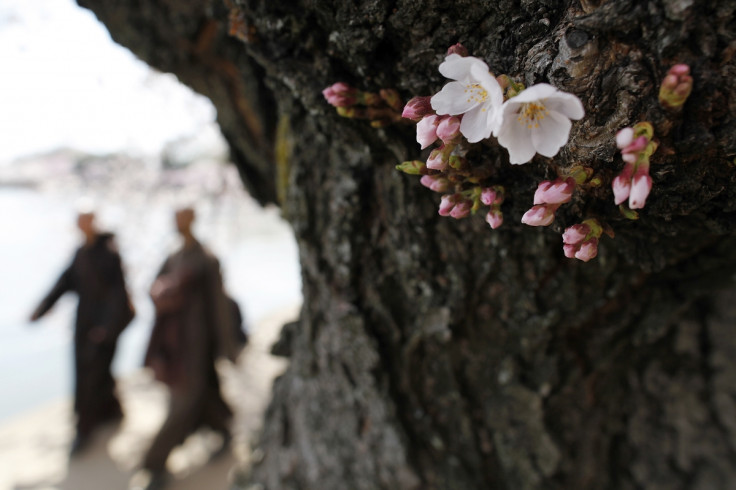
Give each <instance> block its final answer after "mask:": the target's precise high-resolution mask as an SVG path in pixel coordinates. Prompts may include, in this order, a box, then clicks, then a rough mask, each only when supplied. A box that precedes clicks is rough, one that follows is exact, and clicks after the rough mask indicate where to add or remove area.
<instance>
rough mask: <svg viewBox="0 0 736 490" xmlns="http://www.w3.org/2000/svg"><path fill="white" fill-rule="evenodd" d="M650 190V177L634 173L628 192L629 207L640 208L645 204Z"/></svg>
mask: <svg viewBox="0 0 736 490" xmlns="http://www.w3.org/2000/svg"><path fill="white" fill-rule="evenodd" d="M651 190H652V178H651V177H649V176H648V175H635V176H634V178H633V179H632V181H631V194H629V207H630V208H631V209H641V208H643V207H644V204H646V201H647V197H648V196H649V191H651Z"/></svg>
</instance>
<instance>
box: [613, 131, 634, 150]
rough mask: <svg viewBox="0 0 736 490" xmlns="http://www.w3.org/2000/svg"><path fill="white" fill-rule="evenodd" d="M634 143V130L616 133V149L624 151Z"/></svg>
mask: <svg viewBox="0 0 736 490" xmlns="http://www.w3.org/2000/svg"><path fill="white" fill-rule="evenodd" d="M633 141H634V128H624V129H622V130H620V131H619V132H618V133H616V147H617V148H618V149H619V150H623V149H624V148H626V147H627V146H629V145H630V144H631V143H632V142H633Z"/></svg>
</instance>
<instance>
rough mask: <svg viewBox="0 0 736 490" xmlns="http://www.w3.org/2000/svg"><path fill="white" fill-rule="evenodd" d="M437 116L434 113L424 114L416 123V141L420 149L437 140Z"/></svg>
mask: <svg viewBox="0 0 736 490" xmlns="http://www.w3.org/2000/svg"><path fill="white" fill-rule="evenodd" d="M438 122H439V121H438V117H437V116H436V115H434V114H432V115H431V116H425V117H423V118H422V120H421V121H419V122H418V123H417V143H419V145H420V146H421V147H422V149H424V148H426V147H428V146H429V145H431V144H432V143H434V142H435V141H436V140H437V123H438Z"/></svg>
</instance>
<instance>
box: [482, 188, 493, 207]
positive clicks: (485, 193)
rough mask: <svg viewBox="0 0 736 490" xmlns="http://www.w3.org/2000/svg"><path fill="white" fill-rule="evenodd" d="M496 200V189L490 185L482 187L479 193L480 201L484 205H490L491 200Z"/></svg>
mask: <svg viewBox="0 0 736 490" xmlns="http://www.w3.org/2000/svg"><path fill="white" fill-rule="evenodd" d="M495 200H496V191H495V190H493V188H492V187H486V188H485V189H483V190H482V191H481V193H480V202H482V203H483V204H485V205H486V206H490V205H491V204H493V201H495Z"/></svg>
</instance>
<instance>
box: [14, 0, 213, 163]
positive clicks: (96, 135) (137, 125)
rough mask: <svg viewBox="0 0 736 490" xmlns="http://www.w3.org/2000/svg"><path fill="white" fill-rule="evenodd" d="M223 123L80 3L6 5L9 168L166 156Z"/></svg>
mask: <svg viewBox="0 0 736 490" xmlns="http://www.w3.org/2000/svg"><path fill="white" fill-rule="evenodd" d="M215 116H216V112H215V109H214V107H213V106H212V104H211V102H210V101H209V100H208V99H206V98H205V97H202V96H199V95H197V94H194V93H193V92H192V91H191V90H190V89H188V88H187V87H185V86H183V85H182V84H180V83H179V82H178V80H177V79H176V77H175V76H174V75H171V74H163V73H159V72H156V71H154V70H151V69H150V68H149V67H148V66H147V65H146V64H145V63H143V62H142V61H140V60H138V59H137V58H135V56H134V55H133V54H132V53H130V52H129V51H128V50H127V49H125V48H122V47H121V46H118V45H116V44H115V43H114V42H113V41H112V39H111V38H110V35H109V33H108V32H107V30H106V29H105V28H104V27H103V26H102V24H100V23H99V22H98V21H97V20H96V18H95V17H94V15H93V14H92V13H91V12H90V11H88V10H85V9H81V8H79V7H78V6H77V5H76V3H75V2H74V1H73V0H2V1H0V164H2V163H5V162H8V161H10V160H13V159H15V158H17V157H20V156H24V155H29V154H38V153H42V152H46V151H49V150H53V149H56V148H59V147H71V148H77V149H80V150H83V151H87V152H90V153H110V152H116V151H120V150H126V151H128V152H131V153H136V154H142V155H147V154H157V153H158V152H159V150H160V149H161V147H162V146H163V145H164V144H165V143H166V142H167V141H171V140H174V139H177V138H180V137H186V136H191V135H193V134H194V133H196V132H197V131H199V130H200V129H202V128H203V127H205V126H206V125H208V124H209V123H211V122H212V121H213V120H214V119H215Z"/></svg>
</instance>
